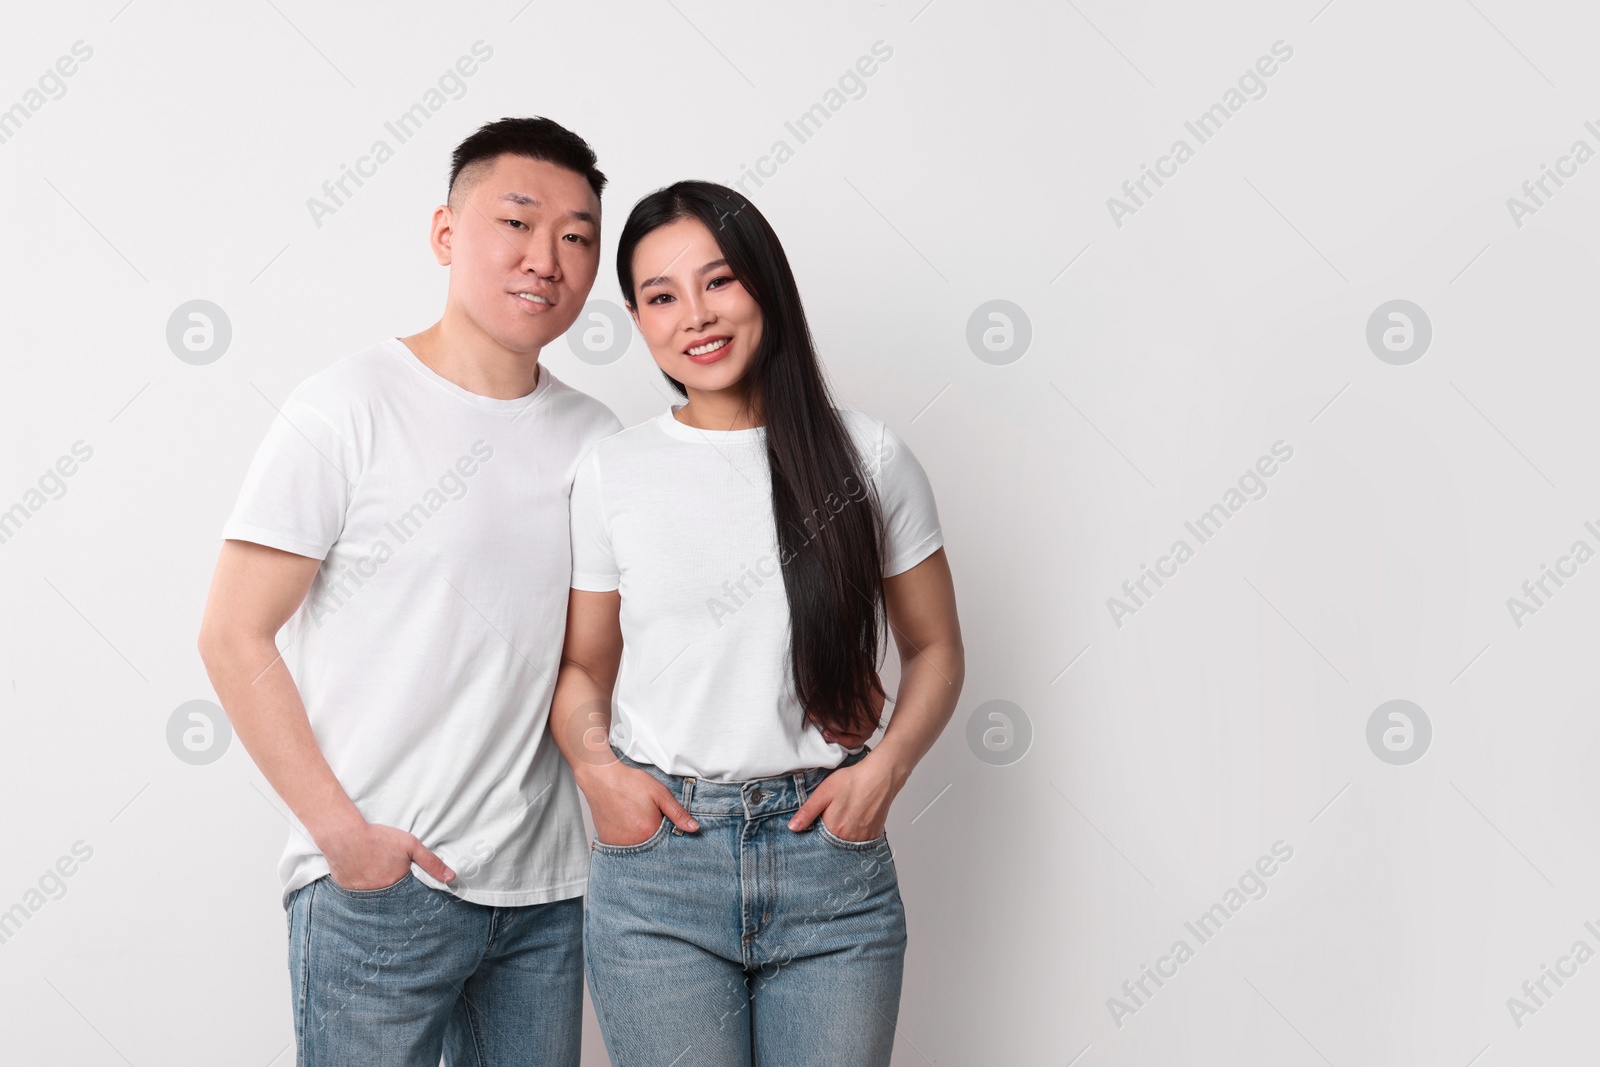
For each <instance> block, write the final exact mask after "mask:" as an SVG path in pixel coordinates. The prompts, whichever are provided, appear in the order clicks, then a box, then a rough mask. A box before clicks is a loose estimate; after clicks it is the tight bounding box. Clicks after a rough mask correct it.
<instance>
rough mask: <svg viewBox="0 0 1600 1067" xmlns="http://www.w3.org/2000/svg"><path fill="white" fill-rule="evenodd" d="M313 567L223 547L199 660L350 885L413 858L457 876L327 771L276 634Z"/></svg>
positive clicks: (376, 878) (362, 885)
mask: <svg viewBox="0 0 1600 1067" xmlns="http://www.w3.org/2000/svg"><path fill="white" fill-rule="evenodd" d="M321 565H322V564H321V561H320V560H316V559H312V558H310V557H308V556H298V555H295V554H294V553H292V552H283V551H280V550H278V549H276V548H268V547H266V546H265V545H258V544H254V543H252V542H249V541H235V540H228V541H224V542H223V546H222V552H221V554H220V555H219V556H218V558H217V569H216V573H215V574H214V575H213V576H212V579H211V593H210V596H209V597H207V599H206V611H205V619H204V621H203V622H202V623H201V627H200V640H199V648H200V658H201V659H202V660H203V661H204V662H205V665H206V673H207V674H208V675H209V676H210V678H211V686H212V688H213V689H215V690H216V693H217V696H218V697H219V698H221V700H222V708H223V710H224V711H226V712H227V714H228V721H229V722H230V723H232V724H233V730H234V733H236V734H238V735H239V740H240V742H241V743H242V744H243V745H244V747H245V750H246V751H248V752H249V753H250V758H251V759H253V760H255V762H256V766H257V767H260V768H261V773H262V774H264V775H265V776H266V778H267V781H268V782H269V783H271V785H272V788H273V789H275V790H276V791H277V793H278V795H279V796H280V797H282V798H283V800H284V803H286V804H288V805H289V808H290V810H291V811H293V812H294V813H295V816H296V817H297V818H298V819H299V820H300V822H301V824H302V825H303V826H305V828H306V831H307V832H308V833H309V834H310V835H311V838H312V841H313V842H314V843H315V844H316V846H317V848H318V849H320V850H321V852H322V854H323V856H324V857H325V858H326V859H327V860H328V866H329V868H330V869H331V870H332V872H333V877H334V880H335V881H337V882H338V883H339V884H340V885H343V886H345V887H346V888H348V889H377V888H381V887H383V886H387V885H392V884H393V883H395V882H398V881H399V880H400V879H401V878H402V877H404V876H405V873H406V871H408V870H410V868H411V863H412V862H413V861H415V862H416V864H417V865H418V866H419V867H421V868H422V869H423V870H425V871H427V872H428V873H429V874H430V875H432V876H433V877H435V878H437V879H439V880H440V881H445V882H448V881H450V880H451V879H453V878H454V877H455V872H454V871H452V870H450V868H449V867H448V866H446V865H445V863H444V862H443V861H442V860H440V859H439V857H438V856H436V855H434V854H433V853H432V852H431V851H429V850H428V849H427V848H425V847H423V845H422V844H421V842H419V841H418V840H417V839H416V838H415V837H413V836H412V835H411V834H409V833H406V832H405V831H403V830H398V829H396V828H394V827H391V826H380V825H376V824H372V823H368V822H367V821H366V819H365V818H363V817H362V815H361V812H360V811H359V810H358V809H357V808H356V806H355V804H354V803H353V802H352V801H351V800H350V796H349V794H348V793H346V792H345V790H344V787H343V786H342V785H340V784H339V779H338V778H337V777H335V775H334V773H333V768H331V767H330V766H328V761H327V759H326V758H325V757H324V756H323V754H322V750H321V748H319V747H318V746H317V739H316V736H315V734H313V733H312V730H311V721H310V720H309V719H308V718H307V716H306V709H305V704H304V703H303V702H302V700H301V698H300V690H299V688H298V687H297V686H296V685H295V683H294V679H293V678H292V677H291V676H290V674H289V670H288V667H287V666H285V664H284V662H283V657H282V655H280V654H279V652H278V647H277V634H278V631H279V630H280V629H282V627H283V624H284V623H285V622H287V621H288V620H289V617H290V616H291V615H293V614H294V612H295V610H296V609H297V608H299V606H300V604H301V602H302V601H304V600H305V597H306V593H307V591H308V590H309V589H310V588H311V582H312V579H313V578H315V577H316V574H317V569H318V568H319V567H320V566H321Z"/></svg>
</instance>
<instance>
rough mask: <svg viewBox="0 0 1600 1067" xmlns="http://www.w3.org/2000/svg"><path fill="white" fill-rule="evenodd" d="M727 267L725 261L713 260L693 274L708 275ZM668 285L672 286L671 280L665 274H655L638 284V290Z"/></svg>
mask: <svg viewBox="0 0 1600 1067" xmlns="http://www.w3.org/2000/svg"><path fill="white" fill-rule="evenodd" d="M727 265H728V261H727V260H725V259H713V260H712V261H711V262H710V263H707V264H706V265H705V266H703V267H701V268H700V269H699V270H697V271H695V274H696V275H706V274H710V273H711V272H712V271H714V270H716V269H717V268H718V267H726V266H727ZM670 284H672V280H671V279H670V278H668V277H667V276H666V275H665V274H657V275H656V276H655V277H654V278H646V279H645V280H644V281H642V282H640V283H639V288H641V289H648V288H649V287H650V286H652V285H670Z"/></svg>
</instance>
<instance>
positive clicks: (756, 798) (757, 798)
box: [750, 789, 767, 804]
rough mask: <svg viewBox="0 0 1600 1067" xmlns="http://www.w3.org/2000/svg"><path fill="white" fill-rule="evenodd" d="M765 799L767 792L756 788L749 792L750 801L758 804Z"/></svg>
mask: <svg viewBox="0 0 1600 1067" xmlns="http://www.w3.org/2000/svg"><path fill="white" fill-rule="evenodd" d="M765 799H767V794H766V793H765V792H764V791H762V790H760V789H757V790H755V791H754V792H752V793H751V794H750V800H751V802H752V803H755V804H759V803H761V802H762V801H763V800H765Z"/></svg>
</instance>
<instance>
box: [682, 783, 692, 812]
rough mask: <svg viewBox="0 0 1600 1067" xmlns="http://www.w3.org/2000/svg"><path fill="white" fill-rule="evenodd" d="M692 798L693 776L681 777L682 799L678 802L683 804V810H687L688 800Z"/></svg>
mask: <svg viewBox="0 0 1600 1067" xmlns="http://www.w3.org/2000/svg"><path fill="white" fill-rule="evenodd" d="M693 799H694V779H693V778H689V777H685V778H684V779H683V799H682V801H680V803H682V804H683V808H684V810H685V811H687V810H689V801H691V800H693Z"/></svg>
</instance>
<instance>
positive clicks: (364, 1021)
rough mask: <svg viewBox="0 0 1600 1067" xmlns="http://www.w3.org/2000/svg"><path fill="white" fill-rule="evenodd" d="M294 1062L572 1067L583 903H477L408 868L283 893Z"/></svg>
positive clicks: (311, 1066)
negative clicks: (392, 877)
mask: <svg viewBox="0 0 1600 1067" xmlns="http://www.w3.org/2000/svg"><path fill="white" fill-rule="evenodd" d="M286 910H287V912H288V920H289V976H290V980H291V982H292V987H293V992H294V1000H293V1004H294V1034H295V1046H296V1050H297V1053H296V1061H295V1062H296V1063H297V1064H298V1065H299V1067H365V1065H368V1064H370V1065H372V1067H379V1065H381V1067H438V1065H439V1057H440V1055H441V1053H442V1054H443V1055H444V1057H445V1062H446V1063H447V1064H449V1065H450V1067H464V1065H466V1067H480V1065H483V1067H499V1065H508V1067H509V1065H512V1064H515V1065H517V1067H524V1065H539V1067H546V1065H548V1067H578V1055H579V1053H578V1046H579V1040H580V1037H581V1035H582V1031H583V957H582V949H581V945H582V931H583V904H582V901H581V900H580V899H579V898H578V897H572V898H569V899H567V900H556V901H551V902H550V903H547V904H526V905H521V906H512V907H490V906H487V905H483V904H473V903H471V902H469V901H465V900H462V899H460V898H459V897H456V896H453V895H451V894H449V893H446V892H442V891H440V890H437V889H433V888H430V887H429V886H426V885H424V884H423V883H422V882H420V881H418V880H417V879H416V877H414V876H413V875H412V874H410V873H409V872H408V873H407V874H406V876H405V877H404V878H402V879H400V881H398V882H396V883H395V884H394V885H392V886H389V887H387V888H384V889H369V890H361V891H356V890H350V889H345V888H343V887H342V886H339V885H336V884H335V883H334V882H333V880H332V879H331V878H328V877H326V876H324V877H322V878H318V879H317V880H316V881H314V882H312V883H310V884H309V885H306V886H302V887H301V888H300V889H298V890H296V891H294V893H292V894H291V895H290V897H289V900H288V903H287V906H286Z"/></svg>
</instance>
